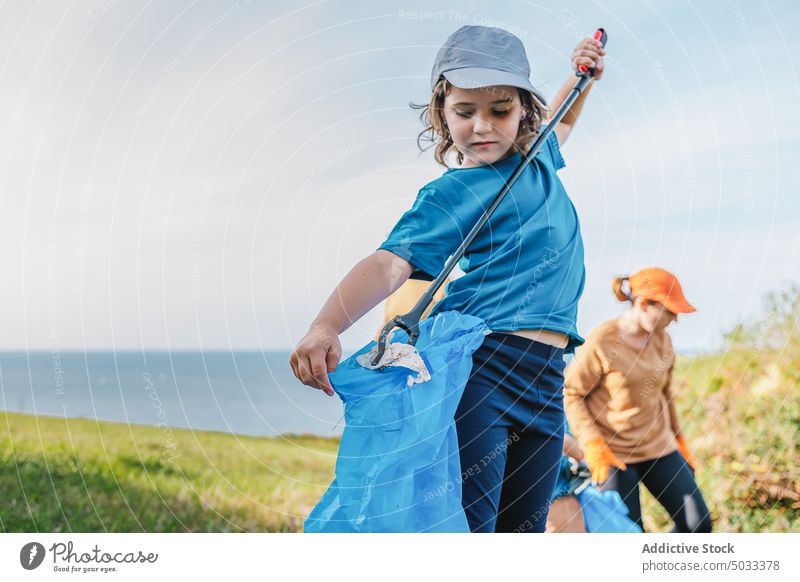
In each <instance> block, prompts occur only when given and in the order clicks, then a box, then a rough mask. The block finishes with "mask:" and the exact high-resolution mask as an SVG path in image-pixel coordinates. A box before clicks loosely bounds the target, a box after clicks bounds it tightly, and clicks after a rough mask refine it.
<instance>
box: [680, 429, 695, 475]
mask: <svg viewBox="0 0 800 582" xmlns="http://www.w3.org/2000/svg"><path fill="white" fill-rule="evenodd" d="M675 440H676V441H678V451H679V452H680V454H681V456H683V458H684V459H686V462H687V463H688V464H689V466H690V467H691V468H692V471H697V461H695V460H694V457H693V456H692V453H691V452H690V451H689V446H688V445H687V444H686V439H685V438H683V435H680V434H679V435H676V436H675Z"/></svg>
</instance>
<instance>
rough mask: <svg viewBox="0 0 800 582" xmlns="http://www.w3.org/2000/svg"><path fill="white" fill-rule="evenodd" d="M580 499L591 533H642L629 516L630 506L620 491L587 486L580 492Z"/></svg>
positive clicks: (587, 528) (585, 520)
mask: <svg viewBox="0 0 800 582" xmlns="http://www.w3.org/2000/svg"><path fill="white" fill-rule="evenodd" d="M578 501H580V503H581V509H582V510H583V521H584V522H585V523H586V531H588V532H589V533H642V530H641V528H640V527H639V526H638V525H637V524H636V523H635V522H633V521H631V519H630V518H629V517H628V507H627V506H626V505H625V503H624V502H623V501H622V497H620V495H619V493H618V492H616V491H613V490H609V491H598V490H597V489H595V488H594V487H587V488H586V489H584V490H583V491H581V492H580V493H579V494H578Z"/></svg>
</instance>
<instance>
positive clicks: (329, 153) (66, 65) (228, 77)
mask: <svg viewBox="0 0 800 582" xmlns="http://www.w3.org/2000/svg"><path fill="white" fill-rule="evenodd" d="M797 22H800V5H798V4H797V3H796V2H770V3H758V2H747V3H745V2H724V3H723V2H721V3H710V2H682V1H665V2H641V3H632V2H603V3H602V4H601V3H597V2H528V1H515V0H512V1H509V2H503V3H498V2H465V1H463V0H459V1H458V2H431V1H426V2H368V3H367V2H360V3H355V2H344V1H333V0H331V1H316V2H305V1H301V2H272V1H271V2H268V3H267V2H263V3H262V2H246V1H244V0H239V1H238V2H236V1H213V2H199V1H198V2H191V1H186V2H179V1H173V2H133V1H129V0H93V1H74V2H59V3H55V4H53V3H43V2H22V1H21V0H18V1H12V2H5V3H3V4H2V6H1V7H0V46H1V47H2V50H0V55H2V56H0V100H2V103H0V105H1V106H0V205H1V208H2V211H1V212H0V221H1V222H0V240H2V243H3V244H2V248H3V249H4V252H3V253H2V254H0V261H2V262H1V263H0V272H2V273H5V284H4V285H3V286H2V289H3V291H2V294H3V299H4V301H3V305H4V306H5V309H6V314H5V317H4V318H3V323H4V325H3V326H2V327H1V328H0V349H6V350H26V349H37V350H38V349H42V350H53V351H55V350H64V351H65V350H73V349H75V350H80V349H108V350H112V349H113V350H140V349H173V350H178V349H187V350H189V349H221V350H227V349H256V350H289V349H291V348H292V347H293V346H294V345H295V344H296V343H297V342H298V341H299V340H300V339H301V338H302V336H303V335H304V334H305V332H306V331H307V329H308V325H309V323H310V322H311V320H312V319H313V317H314V316H315V315H316V313H317V312H318V310H319V309H320V308H321V306H322V305H323V303H324V302H325V300H326V299H327V297H328V296H329V295H330V293H331V292H332V291H333V289H334V288H335V286H336V285H337V283H338V282H339V281H340V280H341V279H342V278H343V277H344V276H345V274H346V273H347V272H348V271H349V270H350V269H351V268H352V267H353V266H354V265H355V264H356V263H357V262H358V261H359V260H361V259H362V258H364V257H366V256H367V255H369V254H370V253H371V252H373V251H374V250H375V249H376V248H377V247H378V246H379V245H380V243H381V242H382V241H383V240H384V238H385V237H386V235H387V234H388V233H389V231H390V230H391V228H392V226H393V225H394V223H395V222H396V221H397V220H398V218H399V217H400V216H401V215H402V213H403V212H404V211H405V210H406V209H408V208H409V207H410V206H411V204H412V202H413V200H414V198H415V197H416V195H417V193H418V191H419V189H420V188H421V187H422V186H423V185H425V184H426V183H428V182H430V181H431V180H433V179H435V178H437V177H438V176H439V175H441V173H442V171H443V168H441V167H440V166H438V165H437V164H436V163H435V162H434V160H433V155H432V152H431V151H428V152H420V151H419V149H418V147H417V145H416V136H417V134H418V132H419V131H420V130H421V129H422V127H421V125H420V122H419V119H418V112H417V111H414V110H412V109H411V108H410V107H409V103H412V102H413V103H422V102H425V101H427V99H428V97H429V92H430V88H429V77H430V70H431V66H432V64H433V59H434V57H435V55H436V52H437V51H438V49H439V47H440V46H441V44H442V43H443V41H444V40H445V39H446V38H447V36H448V35H449V34H451V33H452V32H454V31H455V30H456V29H457V28H458V27H460V26H462V25H464V24H480V25H486V26H498V27H501V28H505V29H507V30H509V31H511V32H512V33H514V34H516V35H517V36H518V37H519V38H520V39H521V40H522V41H523V44H524V45H525V49H526V51H527V54H528V57H529V60H530V62H531V66H532V75H531V79H532V81H533V82H534V84H535V85H536V86H537V87H539V88H541V90H542V91H543V92H544V93H545V95H548V96H550V95H552V94H553V93H554V92H555V91H556V89H557V88H558V87H560V86H561V85H562V83H564V81H565V80H566V79H567V78H569V76H570V75H571V72H570V63H569V55H570V53H571V51H572V48H573V47H574V46H575V44H576V43H577V42H578V41H579V40H580V39H581V38H582V37H584V36H591V35H592V33H593V31H594V30H595V29H596V28H597V27H598V26H602V27H604V28H605V29H606V30H607V32H608V44H607V47H606V49H607V72H606V73H605V75H604V77H603V79H602V80H600V81H599V82H598V83H596V85H595V86H594V87H593V89H592V91H591V94H590V95H589V97H588V100H587V103H586V106H585V107H584V110H583V114H582V117H581V119H580V121H579V125H578V127H577V128H576V130H575V131H574V132H573V133H572V135H571V136H570V139H569V141H568V142H567V143H566V144H564V146H563V148H562V152H563V155H564V158H565V160H566V163H567V167H566V168H565V169H564V170H562V171H561V172H560V176H561V179H562V181H563V182H564V184H565V186H566V188H567V191H568V192H569V194H570V196H571V198H572V200H573V202H574V204H575V206H576V208H577V210H578V213H579V217H580V220H581V226H582V233H583V239H584V245H585V253H586V274H587V282H586V289H585V291H584V295H583V298H582V300H581V303H580V310H579V319H578V329H579V331H580V332H581V333H582V334H583V335H585V334H586V333H588V332H589V330H590V329H591V328H592V327H594V326H595V325H598V324H599V323H601V322H602V321H605V320H607V319H609V318H611V317H615V316H617V315H619V314H620V313H621V312H622V310H623V309H624V308H625V307H624V305H623V304H621V303H619V302H617V301H616V300H615V299H614V298H613V295H612V293H611V290H610V282H611V279H612V278H613V277H614V276H616V275H623V274H629V273H631V272H635V271H636V270H638V269H640V268H643V267H646V266H653V265H657V266H661V267H663V268H666V269H668V270H670V271H672V272H674V273H676V274H677V275H678V276H679V278H680V280H681V283H682V285H683V288H684V291H685V293H686V295H687V297H688V298H689V300H690V301H691V302H692V303H693V304H694V305H695V306H696V307H697V312H696V313H693V314H691V315H687V316H682V317H681V318H680V320H679V322H678V323H677V324H674V325H673V326H672V327H670V333H671V334H672V337H673V341H674V344H675V347H676V348H677V349H678V351H683V352H693V351H697V350H707V349H715V348H717V347H719V346H720V345H721V344H720V342H721V336H722V333H723V332H725V331H726V330H728V329H730V328H731V327H732V326H733V325H734V324H735V323H736V322H737V321H740V320H744V321H746V320H748V319H750V318H753V317H757V316H758V314H759V312H760V310H761V307H762V301H763V298H764V295H765V294H766V293H767V292H770V291H778V290H780V289H783V288H785V287H786V286H787V285H789V284H791V283H792V282H793V281H794V282H797V281H798V279H800V275H798V269H797V266H798V265H800V197H798V195H797V184H798V182H799V180H798V178H799V177H800V167H799V166H800V164H798V163H797V160H798V159H800V131H799V130H798V128H800V113H799V112H798V107H797V104H798V103H800V81H799V80H798V77H799V76H800V75H799V74H798V69H797V67H798V65H797V64H795V63H796V60H797V59H796V58H795V55H793V54H792V53H791V52H790V51H789V48H788V45H789V43H790V42H791V41H792V40H793V35H792V33H793V25H796V23H797ZM381 314H382V308H381V306H380V305H379V306H378V307H376V308H375V309H374V310H372V311H371V312H370V313H368V314H367V315H365V316H364V317H363V318H362V319H360V320H359V321H358V322H356V323H355V324H354V325H353V326H352V327H351V328H350V329H348V330H347V331H346V332H344V333H343V334H342V336H341V341H342V344H343V345H344V347H345V349H346V350H352V349H355V348H358V347H360V346H362V345H364V344H365V343H366V342H367V341H369V339H370V338H371V336H372V334H373V333H374V331H375V328H376V327H377V325H378V324H379V321H380V317H381Z"/></svg>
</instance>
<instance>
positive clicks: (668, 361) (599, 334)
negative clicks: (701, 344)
mask: <svg viewBox="0 0 800 582" xmlns="http://www.w3.org/2000/svg"><path fill="white" fill-rule="evenodd" d="M618 323H619V318H617V319H612V320H611V321H607V322H605V323H603V324H602V325H600V326H599V327H597V328H596V329H594V330H593V331H592V332H591V333H590V334H589V336H588V337H587V338H586V343H584V344H583V345H582V346H581V347H580V348H578V350H577V351H576V354H575V357H574V358H573V359H572V361H571V362H570V363H569V365H568V366H567V369H566V371H565V377H564V407H565V409H566V413H567V420H568V421H569V426H570V429H571V430H572V432H573V433H574V434H575V436H576V437H577V439H578V441H579V443H581V444H582V445H585V444H586V443H587V442H589V441H590V440H592V439H594V438H596V437H602V438H603V439H605V441H606V442H607V443H608V446H609V447H610V448H611V450H612V451H613V452H614V454H615V455H617V457H619V459H620V460H621V461H622V462H623V463H629V462H631V463H635V462H639V461H647V460H651V459H656V458H658V457H663V456H664V455H668V454H670V453H672V452H673V451H676V450H677V448H678V446H677V443H676V441H675V436H676V435H677V434H679V433H680V425H679V423H678V415H677V414H676V412H675V404H674V402H673V395H672V389H671V385H670V384H671V380H672V368H673V366H674V364H675V352H674V351H673V350H672V340H671V339H670V337H669V335H668V334H667V332H666V331H663V330H662V331H660V332H656V333H654V334H653V335H652V337H651V338H650V341H649V342H648V344H647V345H646V346H645V347H644V348H643V349H642V350H638V349H636V348H633V347H631V346H629V345H628V344H626V343H625V342H623V341H622V338H621V337H620V332H619V327H618Z"/></svg>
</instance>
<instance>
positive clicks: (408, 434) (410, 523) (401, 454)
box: [304, 311, 490, 532]
mask: <svg viewBox="0 0 800 582" xmlns="http://www.w3.org/2000/svg"><path fill="white" fill-rule="evenodd" d="M488 333H490V330H489V329H488V328H487V326H486V324H485V323H484V321H483V320H482V319H480V318H479V317H474V316H471V315H464V314H461V313H459V312H457V311H445V312H442V313H439V314H437V315H436V316H435V317H430V318H428V319H424V320H422V321H421V322H420V334H419V338H418V339H417V343H416V348H417V350H418V351H419V353H420V355H421V356H422V358H423V360H424V361H425V364H426V366H427V368H428V371H429V372H430V374H431V378H430V380H428V381H426V382H423V383H418V384H415V383H413V381H412V380H411V378H410V377H411V376H412V375H415V374H413V373H412V372H411V371H410V370H409V369H407V368H404V367H386V368H384V369H383V370H370V369H367V368H365V367H363V366H362V365H360V364H359V363H358V362H357V361H356V358H357V357H358V356H360V355H362V354H365V353H367V352H369V351H370V350H371V349H372V348H373V347H374V346H375V345H376V342H374V341H372V342H370V343H369V344H368V345H366V346H364V347H363V348H362V349H361V350H359V351H358V352H357V353H355V354H354V355H352V356H351V357H350V358H348V359H347V360H345V361H344V362H342V363H340V364H339V367H338V368H337V369H336V371H335V372H332V373H331V374H329V378H330V381H331V385H332V386H333V388H334V390H335V391H336V392H337V393H338V394H339V396H340V397H341V399H342V401H343V402H344V417H345V429H344V432H343V434H342V439H341V444H340V445H339V456H338V458H337V461H336V477H335V479H334V480H333V483H331V485H330V487H329V488H328V490H327V491H326V492H325V493H324V494H323V496H322V498H321V499H320V500H319V502H318V503H317V505H316V506H315V507H314V509H312V510H311V513H310V514H309V516H308V518H306V520H305V523H304V529H305V531H306V532H469V526H468V524H467V519H466V516H465V515H464V511H463V509H462V507H461V463H460V461H459V454H458V438H457V435H456V428H455V422H454V416H455V413H456V409H457V407H458V403H459V401H460V399H461V395H462V393H463V391H464V386H465V385H466V383H467V380H468V379H469V374H470V371H471V370H472V354H473V352H474V351H475V350H476V349H478V347H480V345H481V344H482V343H483V339H484V337H485V336H486V335H487V334H488ZM392 341H393V342H407V341H408V335H407V334H406V332H404V331H403V330H400V329H398V330H396V331H395V335H394V336H393V337H392Z"/></svg>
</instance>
